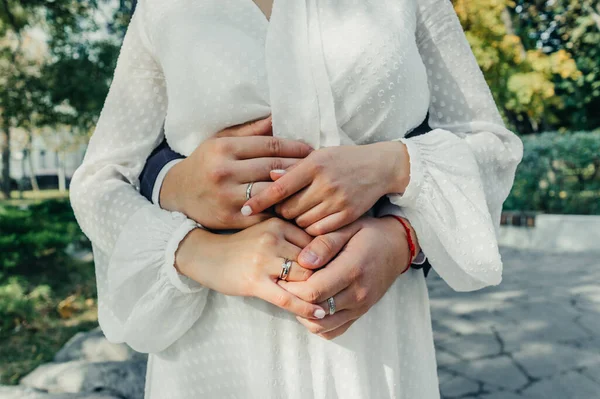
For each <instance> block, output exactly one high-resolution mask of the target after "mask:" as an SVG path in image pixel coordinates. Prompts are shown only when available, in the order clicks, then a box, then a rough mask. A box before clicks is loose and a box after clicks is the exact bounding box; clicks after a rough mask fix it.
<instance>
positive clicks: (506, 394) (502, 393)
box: [477, 391, 549, 399]
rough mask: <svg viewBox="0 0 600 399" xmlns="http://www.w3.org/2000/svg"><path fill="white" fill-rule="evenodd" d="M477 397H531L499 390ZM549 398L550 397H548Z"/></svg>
mask: <svg viewBox="0 0 600 399" xmlns="http://www.w3.org/2000/svg"><path fill="white" fill-rule="evenodd" d="M477 399H530V398H529V397H527V396H523V395H520V394H517V393H514V392H507V391H498V392H494V393H489V394H485V395H482V396H480V397H478V398H477ZM547 399H549V398H547Z"/></svg>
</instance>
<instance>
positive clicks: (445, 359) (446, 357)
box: [435, 347, 461, 366]
mask: <svg viewBox="0 0 600 399" xmlns="http://www.w3.org/2000/svg"><path fill="white" fill-rule="evenodd" d="M435 357H436V359H437V364H438V366H445V365H447V364H454V363H458V362H460V361H461V359H460V358H459V357H457V356H455V355H453V354H452V353H450V352H448V351H445V350H443V349H441V348H439V347H436V350H435Z"/></svg>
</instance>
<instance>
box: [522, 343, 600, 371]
mask: <svg viewBox="0 0 600 399" xmlns="http://www.w3.org/2000/svg"><path fill="white" fill-rule="evenodd" d="M513 358H514V359H515V360H516V361H517V362H518V363H519V364H520V365H522V366H523V367H524V368H525V370H526V371H527V373H528V374H529V375H530V376H532V377H535V378H541V377H549V376H552V375H555V374H558V373H560V372H562V371H567V370H573V369H575V368H579V367H582V366H586V365H590V364H594V363H597V362H598V361H600V357H599V356H598V354H597V353H594V352H590V351H585V350H581V349H577V348H572V347H569V346H566V345H560V344H554V345H552V344H545V343H540V344H531V345H528V346H527V347H525V348H524V349H522V350H520V351H518V352H515V353H513Z"/></svg>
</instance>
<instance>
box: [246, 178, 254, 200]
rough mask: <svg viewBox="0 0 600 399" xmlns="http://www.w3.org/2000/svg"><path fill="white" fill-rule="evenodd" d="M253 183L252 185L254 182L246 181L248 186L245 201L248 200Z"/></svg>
mask: <svg viewBox="0 0 600 399" xmlns="http://www.w3.org/2000/svg"><path fill="white" fill-rule="evenodd" d="M253 185H254V182H250V183H248V186H247V187H246V201H248V200H249V199H250V198H251V197H252V186H253Z"/></svg>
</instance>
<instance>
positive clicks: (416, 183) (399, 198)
mask: <svg viewBox="0 0 600 399" xmlns="http://www.w3.org/2000/svg"><path fill="white" fill-rule="evenodd" d="M399 141H401V142H402V143H404V145H406V149H407V151H408V156H409V162H410V180H409V182H408V185H407V186H406V189H405V190H404V193H403V194H388V195H387V197H388V198H389V200H390V202H391V203H392V204H394V205H397V206H400V207H403V206H415V204H416V203H417V199H418V198H419V194H420V193H421V187H422V184H423V175H424V172H423V165H422V159H421V153H420V151H419V148H418V147H417V145H416V144H415V143H413V142H412V141H411V140H410V139H405V138H401V139H400V140H399Z"/></svg>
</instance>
